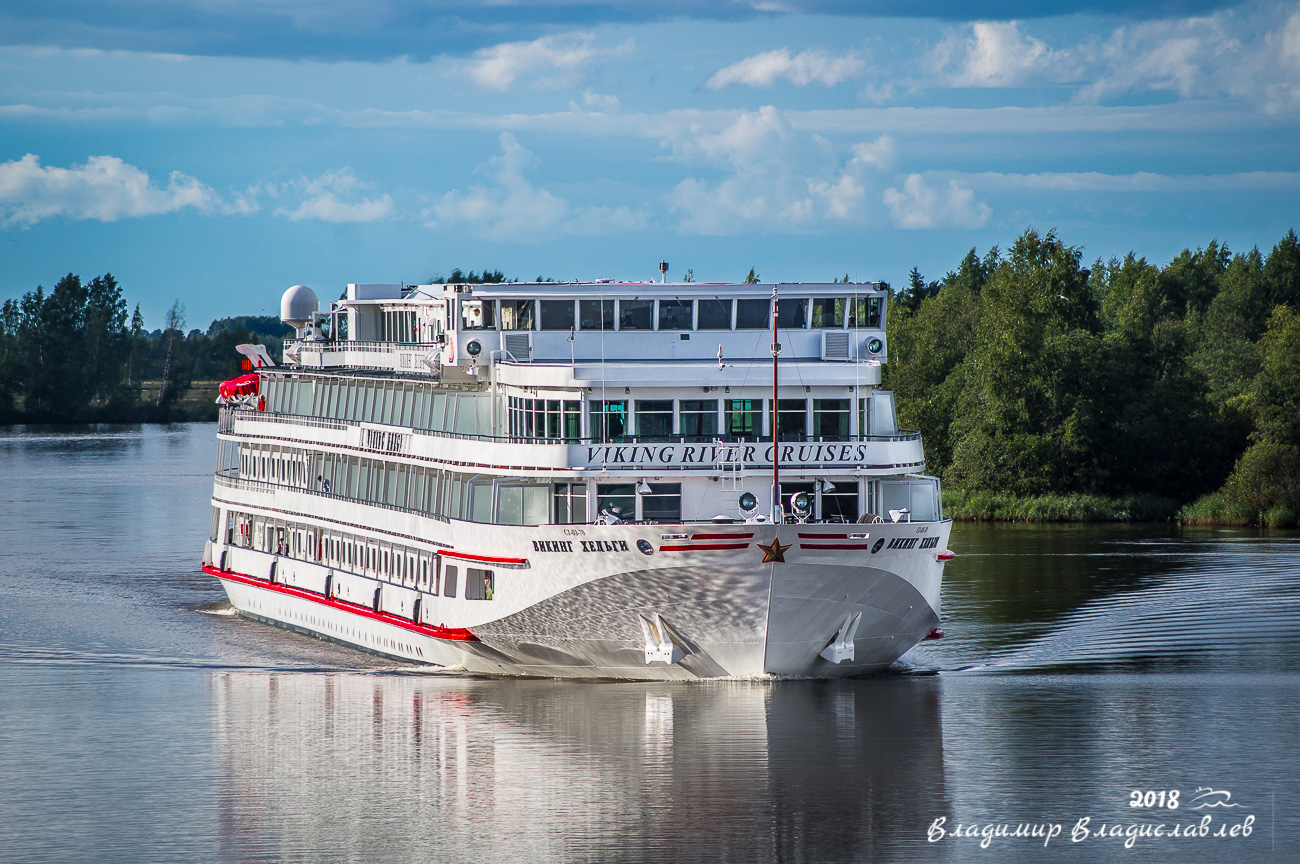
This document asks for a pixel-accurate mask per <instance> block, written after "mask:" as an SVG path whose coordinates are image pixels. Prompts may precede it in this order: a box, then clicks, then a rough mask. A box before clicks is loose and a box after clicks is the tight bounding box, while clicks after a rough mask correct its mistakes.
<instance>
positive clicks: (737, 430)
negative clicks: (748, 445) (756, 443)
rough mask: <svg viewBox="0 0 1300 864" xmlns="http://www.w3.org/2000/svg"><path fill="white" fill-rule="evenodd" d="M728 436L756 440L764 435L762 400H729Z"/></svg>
mask: <svg viewBox="0 0 1300 864" xmlns="http://www.w3.org/2000/svg"><path fill="white" fill-rule="evenodd" d="M727 434H728V435H729V436H731V437H732V438H750V439H756V438H758V437H759V436H760V435H762V434H763V400H762V399H728V400H727Z"/></svg>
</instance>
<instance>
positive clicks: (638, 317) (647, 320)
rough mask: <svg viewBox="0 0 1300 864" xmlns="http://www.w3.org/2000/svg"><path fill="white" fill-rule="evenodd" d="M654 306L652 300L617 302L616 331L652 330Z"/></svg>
mask: <svg viewBox="0 0 1300 864" xmlns="http://www.w3.org/2000/svg"><path fill="white" fill-rule="evenodd" d="M654 305H655V301H653V300H620V301H618V329H620V330H653V329H654V318H653V317H652V316H653V315H654Z"/></svg>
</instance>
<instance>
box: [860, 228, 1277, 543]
mask: <svg viewBox="0 0 1300 864" xmlns="http://www.w3.org/2000/svg"><path fill="white" fill-rule="evenodd" d="M1298 308H1300V242H1298V241H1297V238H1296V234H1295V232H1294V231H1289V232H1288V233H1287V234H1286V236H1285V237H1283V238H1282V239H1281V240H1280V241H1279V242H1278V243H1277V245H1275V246H1274V247H1273V248H1272V250H1271V251H1270V252H1269V253H1268V254H1267V255H1263V254H1261V253H1260V251H1259V250H1258V249H1252V250H1250V251H1249V252H1246V253H1237V254H1232V253H1231V252H1229V250H1228V248H1227V247H1226V246H1223V245H1221V244H1219V243H1217V242H1211V243H1210V244H1209V245H1207V246H1206V247H1205V248H1202V249H1197V250H1196V251H1195V252H1193V251H1191V250H1184V251H1183V252H1182V253H1181V254H1179V255H1178V256H1177V257H1175V258H1174V259H1173V260H1172V261H1171V262H1170V263H1169V264H1168V265H1167V266H1164V267H1158V266H1156V265H1153V264H1151V263H1149V262H1148V261H1147V260H1146V259H1145V258H1139V257H1137V256H1136V255H1134V254H1133V253H1129V254H1128V255H1127V256H1125V257H1124V258H1123V259H1122V260H1119V259H1115V258H1112V259H1111V260H1109V261H1105V262H1103V261H1100V260H1099V261H1097V262H1095V263H1094V264H1093V266H1092V267H1091V268H1086V267H1084V266H1082V253H1081V250H1080V249H1079V248H1077V247H1072V246H1069V245H1067V244H1066V243H1065V242H1064V241H1063V240H1062V239H1061V238H1060V237H1058V236H1057V234H1056V232H1055V231H1049V232H1047V233H1046V234H1040V233H1039V232H1037V231H1034V230H1029V231H1026V232H1025V233H1024V234H1022V235H1021V236H1020V237H1019V238H1017V239H1016V241H1015V242H1014V243H1013V244H1012V246H1011V248H1010V249H1009V250H1007V251H1006V252H1005V253H1003V252H1002V251H1001V250H1000V249H998V248H997V247H994V248H993V249H991V250H989V251H988V252H987V253H986V254H985V255H983V256H982V257H981V256H980V255H978V254H977V253H976V251H975V250H974V249H972V250H971V251H970V252H969V253H968V254H967V255H966V257H965V258H964V259H963V260H962V262H961V264H960V265H959V266H958V267H957V269H956V270H955V271H953V272H950V273H948V274H947V275H945V276H944V277H943V278H942V279H939V280H936V281H933V282H927V281H926V280H925V279H924V277H923V276H922V275H921V274H920V273H919V272H918V271H917V270H916V269H913V271H912V273H911V275H910V279H909V284H908V285H907V286H906V287H905V288H904V289H903V290H902V291H900V292H899V294H898V296H897V297H896V298H895V302H894V304H893V308H892V310H891V314H890V317H889V321H888V327H889V349H890V357H889V364H888V365H887V367H886V370H885V382H886V386H888V387H889V388H891V389H892V390H893V391H894V392H895V394H896V399H897V404H898V412H899V419H900V422H901V423H902V424H903V425H905V426H908V427H910V428H914V429H919V430H920V431H921V432H922V433H923V435H924V438H925V445H926V459H927V465H928V466H929V468H928V470H931V471H932V472H934V473H937V474H938V475H939V476H940V477H942V478H943V480H944V481H945V484H946V487H947V488H949V489H952V490H954V491H957V492H961V493H965V494H972V493H979V492H989V493H998V494H1008V495H1011V496H1022V497H1024V496H1043V495H1058V496H1064V495H1094V496H1112V497H1116V498H1119V497H1124V496H1160V497H1161V498H1164V499H1170V500H1171V501H1172V502H1175V504H1179V505H1181V504H1189V505H1190V506H1187V507H1185V508H1184V510H1183V516H1184V518H1185V519H1187V520H1189V521H1206V522H1229V523H1237V524H1267V525H1274V526H1284V525H1295V524H1296V517H1297V513H1300V316H1298V315H1297V309H1298Z"/></svg>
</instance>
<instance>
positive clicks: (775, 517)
mask: <svg viewBox="0 0 1300 864" xmlns="http://www.w3.org/2000/svg"><path fill="white" fill-rule="evenodd" d="M779 303H780V301H779V300H778V299H777V296H776V283H772V521H773V522H783V521H785V520H784V519H782V518H781V447H780V443H779V442H778V440H777V439H778V437H779V436H778V435H777V425H778V424H777V418H778V417H779V416H780V413H779V411H778V410H777V405H778V404H779V403H778V402H777V400H776V384H777V363H776V358H777V356H778V355H779V354H780V353H781V343H780V342H778V341H776V323H777V306H778V304H779Z"/></svg>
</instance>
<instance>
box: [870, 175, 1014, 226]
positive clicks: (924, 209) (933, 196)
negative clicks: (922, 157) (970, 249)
mask: <svg viewBox="0 0 1300 864" xmlns="http://www.w3.org/2000/svg"><path fill="white" fill-rule="evenodd" d="M883 200H884V202H885V205H886V206H888V207H889V215H890V218H891V219H892V220H893V222H894V225H895V226H897V227H899V228H979V227H980V226H981V225H983V224H984V223H985V222H987V221H988V219H989V215H990V214H991V213H992V212H993V211H992V210H991V209H990V208H989V206H988V205H987V204H984V203H982V202H979V201H976V200H975V193H974V192H973V191H972V190H970V189H965V188H962V187H961V186H959V185H957V181H956V180H949V181H948V188H947V189H934V188H932V187H931V186H930V185H928V184H927V183H926V182H925V178H923V177H922V176H921V175H920V174H909V175H908V177H907V179H906V180H905V181H903V191H902V192H899V191H898V190H897V189H895V188H894V187H892V186H891V187H889V188H888V189H886V190H885V194H884V196H883Z"/></svg>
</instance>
